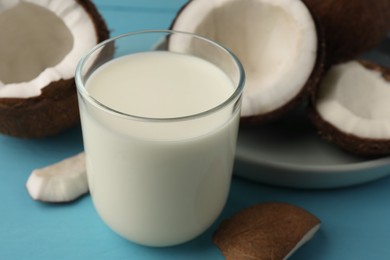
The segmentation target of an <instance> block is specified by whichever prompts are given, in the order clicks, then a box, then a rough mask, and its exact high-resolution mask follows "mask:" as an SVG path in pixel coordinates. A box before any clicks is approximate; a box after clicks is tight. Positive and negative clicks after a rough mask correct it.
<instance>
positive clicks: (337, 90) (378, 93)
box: [311, 61, 390, 155]
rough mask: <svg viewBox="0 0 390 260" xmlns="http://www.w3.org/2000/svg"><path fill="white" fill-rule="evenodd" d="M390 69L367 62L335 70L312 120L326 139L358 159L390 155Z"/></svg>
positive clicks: (318, 96) (320, 91)
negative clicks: (361, 156)
mask: <svg viewBox="0 0 390 260" xmlns="http://www.w3.org/2000/svg"><path fill="white" fill-rule="evenodd" d="M389 100H390V69H386V68H382V67H380V66H378V65H375V64H373V63H370V62H367V61H361V62H357V61H351V62H347V63H343V64H340V65H337V66H334V67H332V68H331V69H330V71H329V72H328V73H327V74H326V76H325V77H324V78H323V80H322V82H321V84H320V85H319V87H318V93H317V94H316V95H315V96H314V101H313V103H314V104H313V109H312V113H311V118H312V121H313V122H314V124H315V125H316V126H317V128H318V130H319V133H320V135H321V136H322V137H324V138H325V139H327V140H329V141H331V142H334V143H336V144H338V145H340V146H341V147H343V148H344V149H347V150H349V151H352V152H354V153H357V154H361V155H383V154H390V102H389Z"/></svg>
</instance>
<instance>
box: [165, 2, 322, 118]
mask: <svg viewBox="0 0 390 260" xmlns="http://www.w3.org/2000/svg"><path fill="white" fill-rule="evenodd" d="M171 29H173V30H177V31H186V32H192V33H195V34H198V35H202V36H205V37H207V38H210V39H212V40H214V41H216V42H219V43H221V44H222V45H224V46H225V47H227V48H229V49H230V50H232V52H233V53H235V54H236V55H237V56H238V58H239V59H240V61H241V62H242V63H243V66H244V68H245V72H246V86H245V90H244V93H243V100H242V114H241V115H242V119H243V121H246V122H261V121H269V120H270V119H273V118H275V117H278V116H280V115H281V114H284V112H285V111H288V110H290V108H291V107H293V106H295V104H296V103H298V102H297V101H298V100H299V99H300V98H301V97H302V96H303V94H305V93H306V92H307V89H308V88H309V87H310V85H313V83H314V82H313V80H310V79H311V77H312V78H316V80H317V79H318V78H319V75H318V74H320V71H321V70H320V69H318V70H315V67H316V61H318V60H319V59H318V57H319V49H320V48H319V47H318V46H319V45H321V41H320V39H319V34H318V33H317V29H316V24H315V21H314V19H313V17H312V15H311V13H310V12H309V10H308V9H307V7H306V6H305V5H304V4H303V3H302V2H301V1H300V0H218V1H210V0H192V1H189V2H188V3H187V4H186V5H185V6H183V8H182V9H181V10H180V12H179V13H178V14H177V16H176V18H175V20H174V21H173V23H172V25H171ZM182 44H183V45H185V44H187V43H185V42H184V43H182ZM318 67H319V66H318ZM313 71H315V73H313ZM314 74H315V75H314ZM316 80H315V81H316ZM308 82H310V84H308Z"/></svg>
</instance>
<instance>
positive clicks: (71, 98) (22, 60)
mask: <svg viewBox="0 0 390 260" xmlns="http://www.w3.org/2000/svg"><path fill="white" fill-rule="evenodd" d="M0 31H1V32H2V36H1V37H0V132H2V133H4V134H9V135H13V136H18V137H30V138H32V137H44V136H48V135H54V134H57V133H59V132H61V131H63V130H65V129H67V128H69V127H71V126H74V125H75V124H76V123H78V122H79V113H78V105H77V96H76V88H75V83H74V72H75V69H76V66H77V63H78V61H79V59H80V58H81V57H82V55H84V54H85V53H86V52H87V51H88V50H89V49H91V48H92V47H93V46H95V45H96V44H97V43H98V42H100V41H102V40H105V39H107V38H108V36H109V32H108V29H107V26H106V24H105V22H104V21H103V19H102V17H101V16H100V14H99V13H98V11H97V9H96V8H95V6H94V5H93V4H92V2H91V1H89V0H87V1H82V0H58V1H49V0H29V1H22V0H4V1H2V3H1V5H0Z"/></svg>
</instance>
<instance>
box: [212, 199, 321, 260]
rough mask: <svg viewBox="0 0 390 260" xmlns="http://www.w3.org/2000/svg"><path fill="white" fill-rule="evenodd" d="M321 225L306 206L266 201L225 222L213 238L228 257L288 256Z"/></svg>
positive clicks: (279, 257)
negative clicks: (304, 207)
mask: <svg viewBox="0 0 390 260" xmlns="http://www.w3.org/2000/svg"><path fill="white" fill-rule="evenodd" d="M320 224H321V221H320V220H319V219H318V218H317V217H316V216H314V215H313V214H311V213H309V212H308V211H306V210H304V209H302V208H299V207H296V206H293V205H290V204H287V203H279V202H269V203H262V204H258V205H255V206H252V207H250V208H247V209H245V210H242V211H241V212H238V213H236V214H235V215H233V216H232V217H231V218H230V219H228V220H225V221H223V222H222V223H221V225H220V226H219V228H218V230H217V231H216V232H215V233H214V235H213V241H214V243H215V244H216V245H217V246H218V247H219V249H220V250H221V251H222V253H223V255H224V256H225V257H226V259H227V260H244V259H264V260H268V259H269V260H271V259H287V258H288V257H290V256H291V255H292V254H293V253H294V252H295V251H296V250H297V249H298V248H299V247H301V246H302V245H303V244H304V243H306V242H307V241H308V240H310V239H311V238H312V237H313V236H314V234H315V233H316V232H317V230H318V229H319V228H320Z"/></svg>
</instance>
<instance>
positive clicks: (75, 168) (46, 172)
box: [26, 153, 89, 202]
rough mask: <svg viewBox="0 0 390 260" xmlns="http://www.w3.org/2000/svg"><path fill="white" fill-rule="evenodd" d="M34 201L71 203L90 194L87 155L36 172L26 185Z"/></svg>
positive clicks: (82, 154)
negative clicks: (86, 164)
mask: <svg viewBox="0 0 390 260" xmlns="http://www.w3.org/2000/svg"><path fill="white" fill-rule="evenodd" d="M26 187H27V191H28V193H29V194H30V196H31V198H33V199H34V200H39V201H44V202H70V201H72V200H75V199H77V198H78V197H80V196H82V195H83V194H85V193H87V192H88V190H89V189H88V181H87V174H86V169H85V154H84V153H80V154H78V155H75V156H72V157H69V158H67V159H65V160H62V161H60V162H58V163H55V164H53V165H49V166H47V167H44V168H41V169H36V170H34V171H33V172H32V173H31V175H30V177H29V178H28V180H27V183H26Z"/></svg>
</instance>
